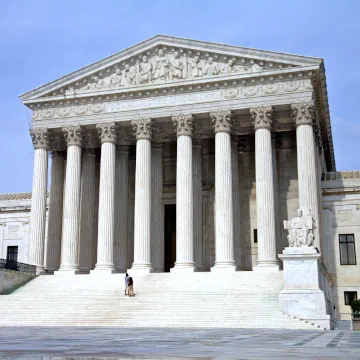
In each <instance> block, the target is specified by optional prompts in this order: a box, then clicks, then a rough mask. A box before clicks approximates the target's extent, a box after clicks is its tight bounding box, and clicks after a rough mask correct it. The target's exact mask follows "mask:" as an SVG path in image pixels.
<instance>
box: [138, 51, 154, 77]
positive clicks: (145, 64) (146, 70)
mask: <svg viewBox="0 0 360 360" xmlns="http://www.w3.org/2000/svg"><path fill="white" fill-rule="evenodd" d="M152 71H153V66H152V64H151V62H150V61H149V60H148V57H147V56H146V55H144V56H143V57H142V63H140V65H139V74H140V78H139V79H140V81H139V82H140V84H145V83H149V82H150V83H151V82H152Z"/></svg>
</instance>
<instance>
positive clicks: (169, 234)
mask: <svg viewBox="0 0 360 360" xmlns="http://www.w3.org/2000/svg"><path fill="white" fill-rule="evenodd" d="M164 236H165V239H164V240H165V254H164V256H165V272H169V271H170V269H171V268H173V267H174V264H175V261H176V205H165V224H164Z"/></svg>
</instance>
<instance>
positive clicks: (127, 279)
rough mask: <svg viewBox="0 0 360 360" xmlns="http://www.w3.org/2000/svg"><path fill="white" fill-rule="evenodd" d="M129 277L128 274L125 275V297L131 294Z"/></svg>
mask: <svg viewBox="0 0 360 360" xmlns="http://www.w3.org/2000/svg"><path fill="white" fill-rule="evenodd" d="M128 290H129V275H128V273H126V275H125V295H127V294H128V293H129V291H128Z"/></svg>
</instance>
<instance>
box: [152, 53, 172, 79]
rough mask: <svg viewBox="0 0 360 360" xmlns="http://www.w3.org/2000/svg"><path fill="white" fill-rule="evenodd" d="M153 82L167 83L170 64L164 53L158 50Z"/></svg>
mask: <svg viewBox="0 0 360 360" xmlns="http://www.w3.org/2000/svg"><path fill="white" fill-rule="evenodd" d="M154 67H155V71H154V80H156V81H168V80H169V72H170V62H169V59H168V58H167V56H166V55H165V54H164V51H163V50H162V49H160V50H159V51H158V57H157V59H156V63H155V66H154Z"/></svg>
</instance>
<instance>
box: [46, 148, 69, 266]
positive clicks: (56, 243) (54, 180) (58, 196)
mask: <svg viewBox="0 0 360 360" xmlns="http://www.w3.org/2000/svg"><path fill="white" fill-rule="evenodd" d="M52 145H53V144H51V150H52V151H51V183H50V199H49V213H48V232H47V243H46V260H45V266H46V270H48V271H57V270H59V266H60V252H61V231H62V215H63V197H64V169H65V164H64V163H65V152H64V151H63V150H64V148H63V147H61V148H59V147H57V146H52Z"/></svg>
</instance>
